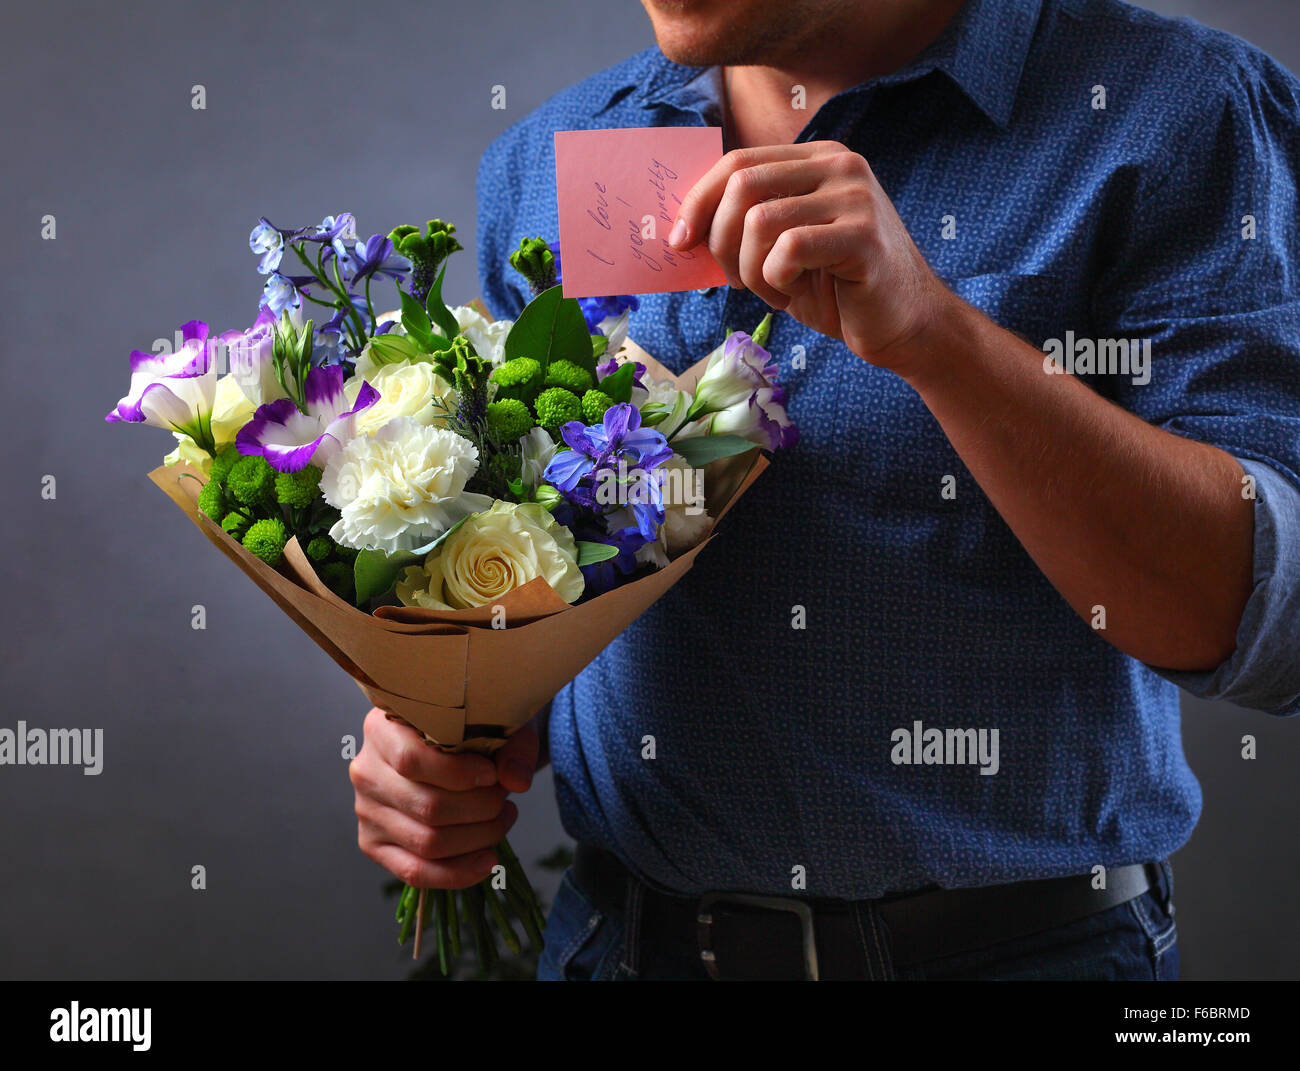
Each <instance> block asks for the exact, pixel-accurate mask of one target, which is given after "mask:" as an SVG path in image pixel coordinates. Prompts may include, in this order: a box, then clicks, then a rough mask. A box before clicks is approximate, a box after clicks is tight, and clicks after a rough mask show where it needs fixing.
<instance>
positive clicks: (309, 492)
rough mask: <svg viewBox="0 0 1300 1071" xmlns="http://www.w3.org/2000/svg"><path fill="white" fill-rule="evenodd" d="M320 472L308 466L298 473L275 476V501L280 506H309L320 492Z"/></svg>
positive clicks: (314, 467) (299, 507)
mask: <svg viewBox="0 0 1300 1071" xmlns="http://www.w3.org/2000/svg"><path fill="white" fill-rule="evenodd" d="M320 475H321V470H320V469H318V468H317V467H316V466H315V465H308V466H307V467H306V468H305V469H302V470H300V471H298V472H277V473H276V474H275V500H276V501H277V502H279V503H280V504H281V505H282V506H296V507H297V508H298V509H302V508H303V507H305V506H310V505H311V504H312V502H313V501H314V500H315V498H316V495H317V494H318V493H319V491H320Z"/></svg>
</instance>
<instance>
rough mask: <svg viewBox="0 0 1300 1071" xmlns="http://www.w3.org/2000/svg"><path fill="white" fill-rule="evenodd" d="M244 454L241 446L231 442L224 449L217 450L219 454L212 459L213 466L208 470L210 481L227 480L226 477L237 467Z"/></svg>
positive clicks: (220, 482)
mask: <svg viewBox="0 0 1300 1071" xmlns="http://www.w3.org/2000/svg"><path fill="white" fill-rule="evenodd" d="M241 457H243V454H241V453H240V452H239V448H238V447H237V446H235V444H234V443H231V444H230V445H229V446H227V447H226V448H225V449H224V450H220V451H218V452H217V456H216V457H214V458H213V459H212V468H211V469H209V470H208V481H209V482H210V483H216V484H222V483H225V482H226V477H227V476H229V475H230V470H231V469H232V468H234V467H235V462H236V461H238V460H239V459H240V458H241Z"/></svg>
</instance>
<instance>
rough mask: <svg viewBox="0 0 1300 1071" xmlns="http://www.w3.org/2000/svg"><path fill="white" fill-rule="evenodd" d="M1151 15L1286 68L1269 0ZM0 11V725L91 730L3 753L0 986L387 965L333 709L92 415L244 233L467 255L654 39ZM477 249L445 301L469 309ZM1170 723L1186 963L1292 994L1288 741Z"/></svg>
mask: <svg viewBox="0 0 1300 1071" xmlns="http://www.w3.org/2000/svg"><path fill="white" fill-rule="evenodd" d="M1148 6H1150V7H1153V8H1155V9H1156V10H1159V11H1162V12H1165V13H1169V14H1187V15H1192V16H1194V17H1196V18H1199V19H1201V20H1202V21H1205V22H1207V23H1210V24H1212V25H1215V26H1218V27H1221V28H1224V29H1227V30H1231V31H1233V32H1235V33H1238V34H1241V35H1242V36H1244V37H1246V38H1248V39H1249V40H1252V41H1254V42H1255V43H1257V44H1259V45H1261V46H1262V47H1264V48H1266V49H1268V50H1270V51H1272V52H1273V54H1274V55H1275V56H1276V57H1277V58H1278V59H1279V60H1281V61H1282V62H1283V63H1286V64H1288V65H1289V66H1290V67H1291V68H1292V69H1293V70H1296V69H1300V36H1297V34H1296V32H1295V29H1296V25H1295V11H1294V3H1293V2H1292V0H1267V2H1266V0H1258V2H1250V3H1247V2H1228V0H1164V2H1160V3H1150V4H1149V5H1148ZM470 12H472V13H473V14H472V19H468V18H465V16H466V15H467V14H468V13H470ZM6 22H7V31H8V32H7V35H6V36H7V39H8V42H9V48H8V50H7V55H6V62H5V64H4V65H3V66H0V101H3V105H2V106H3V109H4V131H5V148H6V151H5V152H4V154H3V159H2V160H0V174H2V175H3V190H4V204H3V213H4V216H3V219H4V227H3V234H4V236H5V239H6V241H5V251H6V258H5V265H4V269H3V270H2V271H0V281H2V285H3V287H4V292H3V305H2V306H0V308H2V309H3V313H0V315H2V316H3V320H4V331H3V333H2V334H0V359H2V360H3V369H4V385H5V388H6V390H7V392H8V394H7V398H6V404H5V406H4V413H5V420H6V423H7V428H6V436H5V438H6V442H7V443H8V444H9V446H8V449H7V450H6V452H5V454H6V459H5V463H4V464H3V465H2V466H0V486H2V487H3V494H4V497H3V502H4V505H5V514H4V523H3V525H2V526H0V564H2V567H3V587H2V588H0V591H2V595H0V597H3V599H4V604H5V616H4V620H3V625H0V630H2V633H0V666H3V670H2V672H3V681H2V684H0V706H2V707H3V711H4V713H3V716H2V717H0V726H8V727H12V726H13V725H14V724H15V722H16V721H17V720H18V719H20V718H23V719H26V720H27V721H28V722H29V723H32V724H39V725H46V726H50V727H63V726H67V727H72V726H88V727H102V728H103V729H104V730H105V741H106V742H105V750H106V759H105V768H104V772H103V773H102V774H101V775H100V776H99V777H86V776H83V775H82V774H81V772H80V771H79V770H77V769H72V768H58V767H24V768H19V767H12V766H6V767H0V838H2V839H0V857H2V859H3V862H0V974H3V975H4V976H10V977H29V978H62V977H84V978H135V977H158V978H190V977H218V978H273V977H322V978H332V977H365V978H394V977H401V976H402V974H403V973H404V971H405V969H406V967H405V961H404V960H403V958H402V957H401V955H400V954H399V952H398V950H397V948H396V946H395V943H394V942H393V928H392V921H391V915H390V914H389V910H388V907H387V902H386V901H384V900H382V898H381V895H380V886H381V884H382V875H381V872H380V871H379V870H378V868H376V867H375V866H374V865H373V864H371V863H370V862H369V861H367V860H366V859H364V858H363V857H362V856H361V855H360V853H359V852H358V851H357V849H356V844H355V827H354V823H353V816H352V810H351V803H352V792H351V786H350V785H349V783H348V780H347V776H346V762H345V761H344V760H343V759H342V758H341V757H340V739H341V737H342V736H344V735H345V734H348V733H358V734H359V732H360V720H361V716H362V714H363V712H364V709H365V704H364V702H363V701H362V698H361V696H360V693H359V692H357V691H356V690H355V689H354V688H353V687H352V685H351V684H350V683H348V682H347V681H346V680H345V679H344V678H343V677H342V676H341V675H340V673H339V672H338V671H337V670H336V669H335V667H334V666H333V665H332V664H330V663H329V662H328V661H327V660H326V659H325V658H324V656H322V655H321V654H319V652H318V651H317V649H316V648H315V647H314V646H313V645H312V644H311V643H310V642H309V641H308V640H307V639H306V638H305V637H304V636H303V635H301V634H300V633H299V632H298V630H297V629H296V628H294V627H292V626H291V625H289V623H288V622H287V621H285V620H284V618H283V617H282V616H281V615H280V613H279V611H278V610H276V609H275V608H274V607H273V606H272V604H271V603H270V602H269V600H267V599H265V598H264V597H262V596H261V595H260V594H258V593H257V592H255V591H254V589H253V588H252V587H251V586H250V585H249V584H248V583H247V582H246V581H245V580H244V579H243V578H242V577H240V576H239V575H238V574H237V573H236V572H235V571H234V570H233V569H232V568H231V566H230V565H229V564H228V563H227V562H226V561H225V560H224V559H223V558H222V557H221V556H220V555H218V554H216V553H214V552H212V551H211V550H210V549H209V548H208V547H207V545H206V544H204V543H203V542H202V541H201V539H200V537H199V536H198V535H197V533H195V532H194V531H193V529H192V528H191V527H190V525H189V522H188V521H186V520H185V519H184V518H183V517H182V515H181V514H180V513H179V512H178V511H177V510H175V509H174V508H173V507H171V506H170V505H169V504H168V503H167V502H165V501H164V500H163V499H162V497H161V496H160V495H159V493H158V492H157V491H156V490H155V489H154V488H153V487H152V486H151V485H150V484H149V483H147V482H146V481H145V480H144V478H143V474H144V473H145V472H146V471H148V470H149V469H150V468H152V467H153V466H154V465H155V464H157V462H158V458H159V456H160V454H161V453H163V452H164V451H165V450H166V449H167V448H168V446H169V443H168V442H167V441H166V437H165V436H164V435H163V433H161V432H155V431H153V430H151V429H150V430H145V429H125V428H119V427H110V426H107V425H105V424H103V423H102V417H103V414H104V412H105V411H106V410H107V409H108V407H109V406H110V405H111V404H112V403H113V402H114V401H115V400H116V399H117V398H118V397H119V396H120V395H121V393H122V391H123V390H124V388H125V384H126V378H127V371H126V355H127V353H128V351H129V350H130V349H131V348H132V347H136V346H138V347H140V348H148V347H149V344H150V342H151V341H152V340H153V339H154V338H156V337H158V336H159V335H164V334H168V333H169V332H170V330H171V329H172V328H174V327H175V326H177V325H179V324H180V323H181V322H183V321H184V320H187V319H190V318H192V317H195V316H198V317H200V318H202V319H206V320H208V321H209V322H210V323H212V324H213V325H214V327H216V328H217V329H218V330H225V329H227V328H230V327H242V326H244V325H245V324H246V323H247V322H249V320H250V312H251V311H253V310H255V307H256V298H257V294H258V283H259V279H258V277H257V276H256V274H255V273H254V271H253V257H252V256H251V255H250V254H249V253H248V251H247V248H246V246H245V244H244V239H245V236H246V235H247V233H248V231H249V229H250V227H251V226H252V224H253V223H254V222H255V219H256V217H257V216H258V215H262V214H265V215H267V216H269V217H270V218H271V219H273V220H275V221H276V222H283V223H284V224H285V225H288V224H303V223H308V222H312V221H315V220H316V219H319V218H320V216H322V215H324V214H326V213H333V212H338V211H343V210H350V211H352V212H355V213H356V215H357V218H358V221H359V225H360V227H361V228H362V229H363V230H364V231H365V232H366V233H369V232H370V231H371V230H379V229H381V228H384V227H387V226H389V225H391V224H393V223H396V222H399V221H412V222H414V221H416V220H420V219H423V218H426V216H428V215H440V216H442V217H443V218H447V219H451V220H454V221H457V222H459V224H460V226H461V229H462V235H463V237H464V238H465V239H466V245H467V246H468V247H469V248H470V249H471V250H472V249H473V248H474V247H473V226H474V224H473V221H474V173H475V169H476V166H477V164H478V160H479V156H480V154H481V153H482V151H483V149H484V148H485V147H486V146H487V144H488V143H489V141H490V140H491V139H492V138H493V137H494V136H495V135H496V134H497V133H499V132H500V131H501V130H502V129H504V128H505V127H506V126H507V125H508V124H509V123H511V122H513V121H515V120H516V119H518V118H520V117H522V116H523V115H524V114H526V113H527V112H528V111H529V110H531V109H532V108H533V107H535V106H536V105H537V104H539V103H540V102H541V101H543V100H545V99H546V98H547V97H548V96H550V95H551V94H552V93H554V92H556V91H557V90H559V89H561V88H562V87H564V86H565V85H567V84H569V83H571V82H573V81H575V80H577V79H579V78H581V77H584V76H586V75H587V74H589V73H592V72H594V71H596V70H598V69H600V68H601V67H604V66H607V65H608V64H609V63H612V62H614V61H616V60H617V59H619V58H622V57H623V56H625V55H628V54H630V53H632V52H634V51H636V50H638V49H641V48H643V47H645V46H646V45H648V44H650V43H651V40H652V38H651V34H650V31H649V25H648V23H647V21H646V19H645V16H644V14H643V13H642V11H641V9H640V6H639V5H638V4H636V3H634V2H632V0H621V2H611V0H550V2H548V3H546V4H536V3H525V2H522V0H475V3H473V4H472V5H471V4H463V3H458V4H453V3H446V2H439V3H425V4H413V3H402V2H397V0H370V2H369V3H366V4H351V3H340V2H337V0H317V2H314V3H290V2H264V3H247V2H231V0H226V2H223V3H196V2H193V0H182V2H177V0H173V2H169V3H141V2H132V3H119V4H113V5H108V4H102V3H86V2H80V3H77V2H69V0H53V2H41V3H31V4H26V5H23V6H22V7H18V6H17V5H12V6H10V8H9V9H8V10H7V12H6ZM196 83H201V84H203V85H204V86H205V87H206V91H207V108H206V110H204V111H194V110H192V108H191V105H190V99H191V98H190V88H191V86H192V85H194V84H196ZM497 83H500V84H503V85H505V86H506V87H507V93H508V98H507V100H508V108H507V109H506V110H505V111H494V110H492V109H491V108H490V107H489V91H490V87H491V86H492V85H494V84H497ZM537 181H539V182H545V181H552V179H551V176H549V175H539V176H537ZM47 213H52V214H54V215H55V216H56V218H57V227H58V232H57V233H58V237H57V239H56V240H55V241H42V240H41V239H40V235H39V228H40V219H41V217H42V216H43V215H45V214H47ZM472 255H473V254H472V252H471V253H466V254H460V255H459V257H457V258H455V259H454V260H453V264H452V267H451V269H450V281H449V285H448V288H447V289H448V292H449V293H451V294H463V295H470V294H473V293H475V292H476V291H477V286H476V282H475V273H474V262H473V259H472ZM45 474H52V475H54V476H55V477H56V479H57V497H56V498H55V499H54V500H52V501H48V500H43V499H42V498H41V496H40V485H41V479H42V477H43V476H44V475H45ZM196 603H201V604H203V605H204V606H205V607H206V612H207V629H206V630H205V631H195V630H193V629H191V627H190V616H191V607H192V606H193V605H194V604H196ZM1184 722H1185V729H1184V736H1185V741H1186V747H1187V752H1188V755H1189V758H1190V760H1191V763H1192V766H1193V767H1194V769H1195V770H1196V771H1197V773H1198V774H1199V775H1200V777H1201V781H1202V785H1203V788H1204V793H1205V816H1204V818H1203V820H1202V822H1201V825H1200V828H1199V829H1198V830H1197V832H1196V835H1195V836H1194V838H1193V839H1192V841H1191V843H1190V844H1189V845H1188V846H1187V847H1186V848H1185V849H1184V850H1183V851H1182V852H1180V853H1179V855H1178V857H1177V859H1176V865H1177V871H1178V907H1179V922H1180V926H1181V928H1182V934H1183V962H1184V966H1185V975H1186V976H1187V977H1194V978H1220V977H1223V978H1243V977H1268V978H1282V977H1295V976H1296V975H1297V974H1298V973H1300V971H1298V970H1297V965H1298V963H1300V922H1297V921H1296V918H1295V914H1294V908H1293V905H1294V898H1295V890H1296V888H1297V885H1298V884H1300V845H1298V844H1297V839H1296V836H1295V832H1294V831H1295V829H1296V828H1297V825H1298V824H1300V795H1298V794H1297V792H1296V789H1295V776H1294V771H1295V769H1296V767H1297V760H1298V759H1300V731H1298V729H1300V727H1298V726H1296V725H1294V724H1287V723H1284V722H1275V721H1271V720H1269V719H1268V718H1266V717H1265V716H1263V715H1258V714H1252V713H1247V712H1242V711H1236V710H1233V709H1230V708H1224V707H1219V706H1214V705H1209V704H1204V703H1198V702H1190V701H1189V702H1188V703H1187V705H1186V708H1185V719H1184ZM1247 732H1249V733H1253V734H1255V735H1256V736H1257V737H1258V740H1259V758H1258V760H1257V761H1255V762H1253V763H1245V762H1243V761H1242V760H1241V759H1240V757H1239V749H1240V738H1241V736H1242V734H1243V733H1247ZM522 811H523V815H522V817H521V819H520V822H519V825H518V826H517V827H516V833H515V834H514V838H513V839H514V840H515V842H516V844H517V846H518V847H519V849H520V851H521V855H522V856H523V857H524V858H525V860H526V861H531V860H533V859H535V858H536V857H538V856H539V855H542V854H544V853H545V852H547V851H549V850H550V849H551V848H552V847H554V846H555V845H556V844H557V843H560V842H561V841H562V839H563V834H562V831H561V830H560V828H559V823H558V821H557V819H556V816H555V810H554V804H553V800H552V794H551V786H550V780H549V776H548V775H543V776H542V777H540V778H539V780H538V783H537V785H536V787H535V788H534V790H533V791H532V792H531V793H530V794H529V796H528V797H526V799H525V800H524V801H523V803H522ZM195 864H202V865H204V866H205V867H206V868H207V873H208V889H207V891H205V892H201V893H200V892H194V891H191V888H190V880H189V879H190V868H191V867H192V866H193V865H195ZM535 873H537V874H538V876H539V877H545V875H543V874H541V872H537V871H535ZM548 881H549V879H548ZM1243 905H1244V906H1243Z"/></svg>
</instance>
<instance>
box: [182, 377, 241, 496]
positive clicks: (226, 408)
mask: <svg viewBox="0 0 1300 1071" xmlns="http://www.w3.org/2000/svg"><path fill="white" fill-rule="evenodd" d="M256 411H257V406H255V405H254V404H253V403H252V402H250V401H249V400H248V398H247V397H246V396H245V394H244V392H243V391H242V390H240V388H239V382H238V381H237V379H236V378H235V377H234V376H232V375H226V376H222V377H221V378H220V379H219V380H217V386H216V390H215V392H214V394H213V401H212V439H213V441H214V442H215V443H216V445H217V452H218V453H220V452H221V450H223V449H224V448H225V447H227V446H229V445H230V444H231V443H233V442H234V441H235V436H236V435H237V434H238V433H239V429H240V428H242V427H243V426H244V425H245V424H247V423H248V422H249V421H250V420H252V419H253V414H254V413H255V412H256ZM172 434H173V435H175V436H176V449H175V450H173V451H172V452H171V453H170V454H168V455H167V456H166V457H165V458H163V464H165V465H177V464H180V463H181V462H182V461H187V462H189V463H190V464H191V465H193V466H194V467H195V468H196V469H198V470H200V471H201V472H202V473H203V475H204V476H206V475H207V474H208V470H209V469H211V468H212V457H211V455H210V454H209V453H208V452H207V451H206V450H204V449H203V448H202V447H201V446H199V444H198V443H196V442H195V441H194V440H193V439H191V438H190V437H189V436H188V435H183V434H182V433H180V432H172Z"/></svg>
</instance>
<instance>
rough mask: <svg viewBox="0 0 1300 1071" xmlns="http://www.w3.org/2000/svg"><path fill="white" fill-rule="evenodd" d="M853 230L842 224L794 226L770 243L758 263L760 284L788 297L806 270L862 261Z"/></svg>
mask: <svg viewBox="0 0 1300 1071" xmlns="http://www.w3.org/2000/svg"><path fill="white" fill-rule="evenodd" d="M856 233H857V231H856V229H855V228H853V227H850V226H847V225H845V224H843V223H829V224H818V225H813V226H801V227H795V228H793V229H791V230H786V231H783V232H782V233H781V234H780V235H779V236H778V237H777V239H776V241H775V242H774V243H773V244H772V246H771V248H770V249H769V251H768V252H767V255H766V257H765V258H764V260H763V262H762V267H761V274H762V278H763V280H764V282H765V283H766V284H767V285H768V286H770V287H772V288H773V289H775V290H777V291H779V292H781V293H783V294H788V293H790V292H791V291H792V290H794V289H795V287H797V286H798V285H799V277H800V276H801V275H802V274H803V273H804V272H806V271H815V270H817V269H819V268H827V269H830V270H831V271H835V269H837V268H839V267H840V266H841V265H844V264H856V263H858V262H859V261H860V260H861V259H862V250H861V249H860V248H859V246H858V243H857V241H855V235H856Z"/></svg>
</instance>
